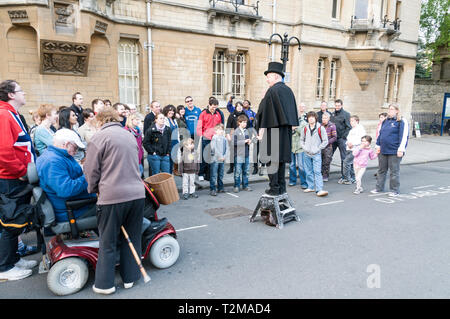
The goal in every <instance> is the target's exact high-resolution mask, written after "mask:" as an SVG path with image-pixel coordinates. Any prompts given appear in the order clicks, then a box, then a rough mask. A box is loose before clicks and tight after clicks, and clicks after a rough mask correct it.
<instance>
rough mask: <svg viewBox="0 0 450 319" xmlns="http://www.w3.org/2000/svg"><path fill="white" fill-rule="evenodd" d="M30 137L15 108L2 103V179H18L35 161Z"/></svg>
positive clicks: (0, 127)
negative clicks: (29, 164)
mask: <svg viewBox="0 0 450 319" xmlns="http://www.w3.org/2000/svg"><path fill="white" fill-rule="evenodd" d="M35 157H36V156H35V153H34V149H33V143H32V142H31V138H30V135H28V132H27V131H26V130H25V127H24V126H23V123H22V122H21V120H20V117H19V114H18V113H17V111H16V110H15V109H14V107H13V106H12V105H11V104H9V103H7V102H3V101H0V178H4V179H17V178H20V177H22V176H24V175H25V174H26V173H27V165H28V163H30V162H31V161H33V162H34V161H35Z"/></svg>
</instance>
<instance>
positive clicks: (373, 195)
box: [369, 192, 389, 197]
mask: <svg viewBox="0 0 450 319" xmlns="http://www.w3.org/2000/svg"><path fill="white" fill-rule="evenodd" d="M387 194H389V192H386V193H378V194H372V195H369V197H375V196H382V195H387Z"/></svg>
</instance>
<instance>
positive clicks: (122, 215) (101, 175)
mask: <svg viewBox="0 0 450 319" xmlns="http://www.w3.org/2000/svg"><path fill="white" fill-rule="evenodd" d="M96 117H97V121H98V122H99V123H100V125H101V128H100V130H99V131H98V132H97V133H96V134H95V135H94V136H93V137H92V139H91V141H90V143H89V145H88V148H87V155H86V162H85V164H84V172H85V176H86V180H87V182H88V192H89V193H97V194H98V201H97V224H98V230H99V233H100V246H99V251H98V262H97V266H96V270H95V284H94V286H93V290H94V292H96V293H101V294H111V293H113V292H115V289H116V288H115V286H114V277H115V265H116V254H117V253H119V254H120V275H121V277H122V280H123V283H124V286H125V288H131V287H132V286H133V283H134V282H135V281H137V280H138V279H139V278H140V276H141V274H140V271H139V268H138V266H137V264H136V261H135V260H134V258H133V255H132V253H131V251H130V249H129V247H128V244H127V242H126V241H125V238H124V237H123V236H121V235H120V227H121V226H124V228H125V229H126V230H127V232H128V235H129V237H130V239H131V242H132V243H133V245H134V247H135V249H136V251H137V252H138V254H140V252H141V251H142V250H141V229H142V220H143V214H144V204H145V188H144V185H143V183H142V180H141V174H140V171H139V160H138V152H139V149H138V145H137V142H136V138H135V137H134V136H133V135H132V134H130V132H127V131H126V130H124V129H123V127H122V125H121V124H120V122H119V119H118V116H117V114H116V113H115V111H114V110H113V109H111V108H108V109H105V110H103V111H101V112H99V113H98V114H97V116H96ZM118 241H119V242H120V248H119V250H120V251H117V247H118Z"/></svg>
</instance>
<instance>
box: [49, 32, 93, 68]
mask: <svg viewBox="0 0 450 319" xmlns="http://www.w3.org/2000/svg"><path fill="white" fill-rule="evenodd" d="M88 59H89V44H82V43H71V42H61V41H52V40H41V73H43V74H62V75H78V76H87V69H88Z"/></svg>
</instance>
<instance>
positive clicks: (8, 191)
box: [0, 179, 31, 272]
mask: <svg viewBox="0 0 450 319" xmlns="http://www.w3.org/2000/svg"><path fill="white" fill-rule="evenodd" d="M26 186H27V182H24V181H21V180H19V179H0V194H5V195H6V196H9V195H14V194H17V193H20V192H21V191H22V190H23V189H24V188H25V187H26ZM30 199H31V193H30V194H28V195H25V196H23V197H22V198H20V199H19V200H18V201H17V203H18V204H29V203H30ZM0 227H1V226H0ZM22 231H23V229H14V230H8V229H2V230H1V233H0V272H5V271H8V270H10V269H11V268H13V267H14V264H15V263H17V262H18V261H19V259H20V256H19V254H18V253H17V246H18V238H19V235H20V234H21V233H22Z"/></svg>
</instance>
